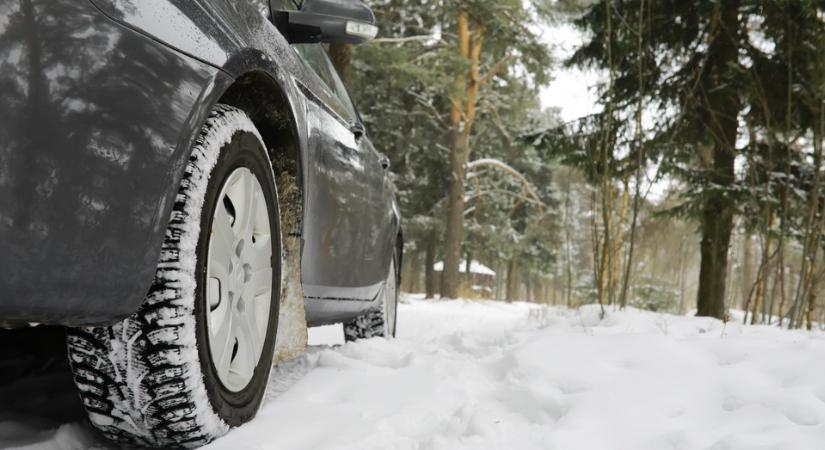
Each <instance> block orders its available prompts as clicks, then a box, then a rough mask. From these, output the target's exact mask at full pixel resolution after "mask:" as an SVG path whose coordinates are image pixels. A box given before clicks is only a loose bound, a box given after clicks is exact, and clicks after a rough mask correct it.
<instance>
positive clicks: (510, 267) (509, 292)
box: [505, 259, 518, 303]
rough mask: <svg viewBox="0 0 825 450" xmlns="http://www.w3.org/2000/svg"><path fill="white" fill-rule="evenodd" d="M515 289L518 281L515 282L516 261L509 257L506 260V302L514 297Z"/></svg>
mask: <svg viewBox="0 0 825 450" xmlns="http://www.w3.org/2000/svg"><path fill="white" fill-rule="evenodd" d="M516 289H518V283H516V262H515V260H513V259H511V260H509V261H507V288H506V292H505V299H506V300H507V302H508V303H509V302H512V301H513V300H515V299H516Z"/></svg>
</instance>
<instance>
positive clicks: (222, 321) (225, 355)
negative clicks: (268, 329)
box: [210, 302, 235, 377]
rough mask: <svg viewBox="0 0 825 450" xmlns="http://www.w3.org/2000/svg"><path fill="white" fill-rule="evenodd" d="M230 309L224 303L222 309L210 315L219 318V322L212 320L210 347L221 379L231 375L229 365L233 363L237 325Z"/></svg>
mask: <svg viewBox="0 0 825 450" xmlns="http://www.w3.org/2000/svg"><path fill="white" fill-rule="evenodd" d="M229 308H231V306H230V305H228V304H227V302H224V303H223V305H222V306H221V307H220V308H218V309H217V310H215V311H214V312H212V314H211V315H210V316H211V317H215V316H217V317H218V320H217V321H212V320H210V322H211V325H212V330H211V331H212V334H211V335H210V338H211V339H210V345H211V347H212V361H213V362H214V364H215V369H216V370H217V372H218V376H220V377H224V376H226V375H227V374H228V373H229V365H230V363H231V362H232V347H233V346H234V344H235V336H234V333H233V330H234V327H235V324H234V320H233V314H232V312H231V311H230V310H229ZM219 312H220V313H219ZM216 313H219V314H216ZM211 317H210V319H211ZM215 322H217V323H215Z"/></svg>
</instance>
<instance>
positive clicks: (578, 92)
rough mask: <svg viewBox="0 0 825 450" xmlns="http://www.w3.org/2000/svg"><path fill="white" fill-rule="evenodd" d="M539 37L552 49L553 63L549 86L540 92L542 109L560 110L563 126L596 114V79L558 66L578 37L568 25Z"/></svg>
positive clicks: (579, 41)
mask: <svg viewBox="0 0 825 450" xmlns="http://www.w3.org/2000/svg"><path fill="white" fill-rule="evenodd" d="M542 37H543V39H544V41H545V42H547V44H548V45H550V46H551V48H552V49H553V56H554V58H555V60H556V66H555V67H554V69H553V73H552V76H553V82H552V83H551V84H550V85H549V86H548V87H546V88H544V89H542V91H541V104H542V106H543V107H544V108H551V107H557V108H560V110H561V118H562V120H564V121H565V122H569V121H572V120H576V119H578V118H581V117H584V116H587V115H589V114H592V113H594V112H595V111H596V110H597V109H596V91H595V88H594V86H595V85H596V83H598V81H599V75H598V74H597V73H595V72H592V71H581V70H578V69H566V68H564V67H562V66H561V62H562V61H564V60H565V59H566V58H567V57H569V56H570V55H571V54H572V53H573V51H574V50H575V48H576V47H577V46H579V45H580V44H581V43H582V40H583V36H582V34H581V33H580V32H579V31H578V30H576V29H575V28H573V27H572V26H571V25H566V24H564V25H562V24H559V25H554V26H552V27H547V28H545V29H544V30H542Z"/></svg>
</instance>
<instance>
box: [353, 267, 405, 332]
mask: <svg viewBox="0 0 825 450" xmlns="http://www.w3.org/2000/svg"><path fill="white" fill-rule="evenodd" d="M396 259H397V257H396V255H393V257H392V258H391V259H390V267H389V271H388V276H387V280H386V281H385V282H384V287H383V289H382V290H381V294H379V295H380V296H381V304H380V306H379V307H378V308H376V309H374V310H372V311H369V312H367V313H366V314H364V315H362V316H359V317H357V318H355V320H352V321H349V322H347V323H345V324H344V339H345V340H346V341H347V342H352V341H357V340H360V339H368V338H372V337H385V338H391V337H395V328H396V324H397V322H398V275H399V273H398V270H397V261H396Z"/></svg>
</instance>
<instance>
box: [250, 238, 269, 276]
mask: <svg viewBox="0 0 825 450" xmlns="http://www.w3.org/2000/svg"><path fill="white" fill-rule="evenodd" d="M248 251H249V255H248V261H249V263H250V264H252V267H254V268H256V269H257V268H261V267H272V236H270V235H268V234H260V235H255V243H254V244H252V245H251V246H249V250H248Z"/></svg>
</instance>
